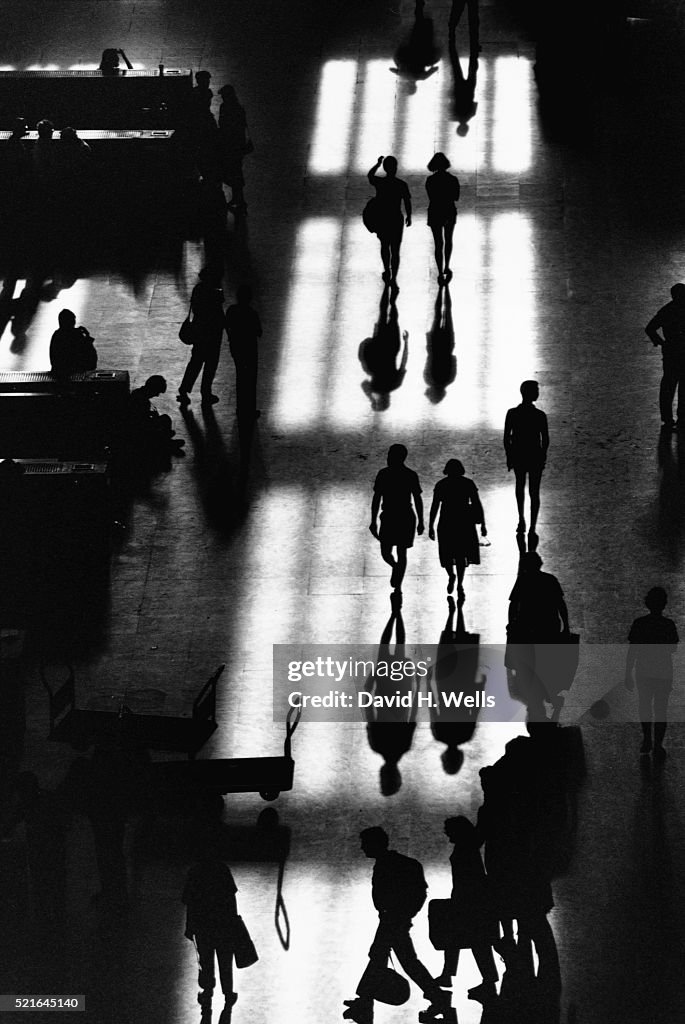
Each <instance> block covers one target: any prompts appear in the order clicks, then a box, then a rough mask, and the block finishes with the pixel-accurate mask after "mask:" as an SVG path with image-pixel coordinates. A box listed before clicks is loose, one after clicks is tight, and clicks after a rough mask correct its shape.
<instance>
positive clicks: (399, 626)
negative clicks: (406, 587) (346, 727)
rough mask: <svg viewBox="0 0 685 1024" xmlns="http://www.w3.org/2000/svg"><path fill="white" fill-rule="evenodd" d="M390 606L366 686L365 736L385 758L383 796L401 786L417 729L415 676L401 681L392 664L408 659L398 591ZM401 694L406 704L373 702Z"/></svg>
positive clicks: (382, 781) (382, 780)
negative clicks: (404, 759)
mask: <svg viewBox="0 0 685 1024" xmlns="http://www.w3.org/2000/svg"><path fill="white" fill-rule="evenodd" d="M390 609H391V611H390V618H389V619H388V621H387V623H386V625H385V628H384V630H383V633H382V634H381V642H380V645H379V647H378V655H377V657H376V668H375V672H373V673H372V674H371V675H370V676H369V677H368V679H367V681H366V685H365V687H364V689H365V691H366V692H367V693H368V694H369V698H368V700H369V702H370V703H369V706H368V707H367V709H366V723H367V724H366V735H367V737H368V740H369V746H370V747H371V749H372V750H373V751H375V753H377V754H380V755H381V757H382V758H383V764H382V765H381V771H380V784H381V793H382V794H383V796H392V795H393V793H397V792H398V790H399V789H400V787H401V785H402V776H401V775H400V770H399V768H398V764H399V762H400V760H401V759H402V757H403V756H404V755H405V754H406V753H407V751H408V750H409V749H410V747H411V744H412V740H413V738H414V730H415V729H416V701H415V693H416V678H415V677H408V676H405V677H403V678H402V679H400V680H398V679H397V673H396V672H395V671H393V663H397V664H400V663H401V664H404V662H405V629H404V621H403V619H402V594H401V592H400V591H399V590H395V591H393V592H392V594H391V595H390ZM393 629H394V630H395V641H396V642H395V649H394V650H393V651H391V649H390V644H391V641H392V634H393ZM398 693H399V695H400V698H401V699H403V700H404V702H405V703H404V705H403V706H400V707H397V706H392V707H388V706H387V705H385V706H380V707H377V706H375V705H374V704H373V703H371V698H373V699H374V701H375V700H376V699H378V698H380V699H381V700H382V699H383V698H384V697H393V696H395V695H396V694H398Z"/></svg>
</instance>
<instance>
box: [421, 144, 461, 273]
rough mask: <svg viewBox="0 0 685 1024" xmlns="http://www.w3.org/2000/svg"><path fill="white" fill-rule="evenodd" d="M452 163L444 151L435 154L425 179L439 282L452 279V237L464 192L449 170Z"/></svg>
mask: <svg viewBox="0 0 685 1024" xmlns="http://www.w3.org/2000/svg"><path fill="white" fill-rule="evenodd" d="M450 166H451V164H450V162H449V160H448V159H447V157H446V156H445V154H444V153H436V154H435V156H433V157H431V160H430V163H429V164H428V170H429V171H430V172H431V174H430V177H428V178H426V192H427V193H428V227H429V228H430V229H431V231H432V232H433V243H434V246H435V263H436V265H437V268H438V283H439V284H447V283H448V282H449V281H451V280H452V271H451V270H450V259H451V258H452V238H453V235H454V227H455V225H456V223H457V203H458V201H459V193H460V191H461V188H460V185H459V179H458V178H457V176H456V175H455V174H450V172H449V170H448V168H449V167H450Z"/></svg>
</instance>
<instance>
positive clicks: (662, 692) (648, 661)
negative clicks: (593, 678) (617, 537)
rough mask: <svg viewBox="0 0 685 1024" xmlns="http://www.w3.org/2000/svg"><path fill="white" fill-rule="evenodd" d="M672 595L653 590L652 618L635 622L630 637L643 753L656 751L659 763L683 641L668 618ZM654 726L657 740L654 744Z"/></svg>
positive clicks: (629, 666) (628, 679) (629, 673)
mask: <svg viewBox="0 0 685 1024" xmlns="http://www.w3.org/2000/svg"><path fill="white" fill-rule="evenodd" d="M667 602H668V596H667V594H666V591H665V590H664V589H663V587H652V589H651V590H650V591H649V592H648V593H647V595H646V596H645V604H646V605H647V608H648V609H649V614H648V615H643V616H642V617H641V618H639V619H635V621H634V622H633V624H632V626H631V627H630V632H629V634H628V644H629V647H628V656H627V658H626V675H625V685H626V688H627V689H628V690H632V689H633V685H634V683H633V677H634V680H635V683H637V699H638V710H639V714H640V721H641V723H642V746H641V747H640V753H641V754H649V753H650V751H652V749H653V751H654V753H653V757H654V760H655V761H657V762H660V761H663V760H664V758H665V757H666V751H665V750H664V736H665V735H666V725H667V717H668V698H669V696H670V694H671V689H672V688H673V654H674V651H675V649H676V645H677V644H678V642H679V637H678V630H677V629H676V626H675V623H674V622H673V620H672V619H667V618H666V616H665V615H664V613H663V612H664V608H665V607H666V604H667ZM652 723H653V727H654V741H653V743H652Z"/></svg>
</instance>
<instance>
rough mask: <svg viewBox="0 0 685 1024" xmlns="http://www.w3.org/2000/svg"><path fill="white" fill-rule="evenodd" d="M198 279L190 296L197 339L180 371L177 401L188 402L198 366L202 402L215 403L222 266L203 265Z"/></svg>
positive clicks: (222, 306) (221, 334)
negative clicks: (184, 367)
mask: <svg viewBox="0 0 685 1024" xmlns="http://www.w3.org/2000/svg"><path fill="white" fill-rule="evenodd" d="M199 277H200V280H199V281H198V283H197V284H196V285H195V287H194V288H193V292H192V295H191V297H190V311H191V314H192V317H193V326H194V327H195V331H196V336H197V341H195V343H194V344H193V348H192V352H191V354H190V360H189V362H188V365H187V367H186V371H185V373H184V374H183V380H182V381H181V385H180V387H179V389H178V395H177V397H176V401H177V402H179V404H180V405H182V406H186V405H188V404H189V403H190V392H191V391H192V390H193V386H194V384H195V381H196V380H197V378H198V376H199V374H200V370H202V382H201V384H200V394H201V395H202V404H203V405H214V404H215V403H216V402H218V401H219V398H218V396H217V395H215V394H213V393H212V384H213V383H214V377H215V375H216V371H217V368H218V366H219V356H220V354H221V339H222V336H223V333H224V293H223V291H222V289H221V277H222V274H221V270H220V269H218V268H217V267H214V266H207V267H203V268H202V270H201V271H200V274H199Z"/></svg>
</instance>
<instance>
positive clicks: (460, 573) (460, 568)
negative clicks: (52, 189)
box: [456, 557, 466, 597]
mask: <svg viewBox="0 0 685 1024" xmlns="http://www.w3.org/2000/svg"><path fill="white" fill-rule="evenodd" d="M456 565H457V594H458V595H459V597H463V596H464V573H465V572H466V559H465V558H461V557H460V558H457V559H456Z"/></svg>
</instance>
